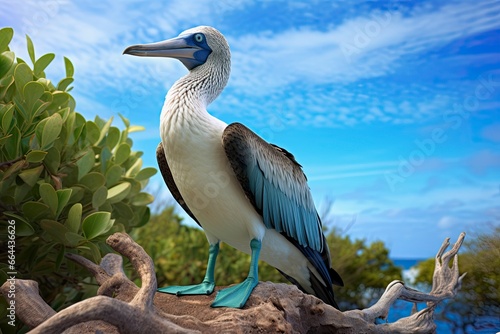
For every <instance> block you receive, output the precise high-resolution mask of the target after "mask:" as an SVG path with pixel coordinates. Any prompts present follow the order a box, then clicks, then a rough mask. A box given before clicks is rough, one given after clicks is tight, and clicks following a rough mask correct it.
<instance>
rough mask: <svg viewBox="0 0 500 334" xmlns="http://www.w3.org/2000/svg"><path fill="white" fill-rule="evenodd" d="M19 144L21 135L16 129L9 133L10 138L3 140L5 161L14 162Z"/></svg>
mask: <svg viewBox="0 0 500 334" xmlns="http://www.w3.org/2000/svg"><path fill="white" fill-rule="evenodd" d="M20 144H21V133H20V132H19V129H18V128H17V127H14V128H13V129H12V130H11V131H10V137H9V138H7V139H6V140H5V144H4V149H5V153H6V157H7V160H14V159H16V158H17V157H19V148H20V147H19V146H20Z"/></svg>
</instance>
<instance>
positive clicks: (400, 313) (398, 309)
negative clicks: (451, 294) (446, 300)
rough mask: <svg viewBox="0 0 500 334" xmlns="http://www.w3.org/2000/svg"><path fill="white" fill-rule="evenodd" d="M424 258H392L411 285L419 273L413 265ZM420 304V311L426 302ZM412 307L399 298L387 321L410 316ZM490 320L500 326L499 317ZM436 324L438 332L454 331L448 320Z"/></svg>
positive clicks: (491, 331) (495, 333)
mask: <svg viewBox="0 0 500 334" xmlns="http://www.w3.org/2000/svg"><path fill="white" fill-rule="evenodd" d="M423 260H426V259H392V261H393V262H394V264H395V265H397V266H399V267H402V268H403V272H402V276H403V281H404V282H405V283H408V284H409V285H410V286H411V283H412V282H413V279H414V278H415V276H416V275H417V273H418V272H417V270H416V269H415V268H412V267H413V266H415V265H416V264H417V263H419V262H420V261H423ZM423 292H428V291H423ZM418 306H419V307H418V310H419V311H420V310H422V309H423V308H424V307H425V305H424V304H419V305H418ZM412 307H413V304H412V303H409V302H406V301H403V300H397V301H396V302H395V303H394V305H393V306H392V307H391V310H390V311H389V316H388V318H387V321H388V322H389V323H391V322H395V321H396V320H398V319H401V318H404V317H408V316H410V314H411V309H412ZM439 312H441V310H440V309H439V307H438V309H437V310H436V314H437V313H439ZM489 322H490V323H495V324H498V325H499V326H500V321H499V320H498V319H490V321H489ZM436 326H437V330H436V332H437V334H448V333H453V330H452V327H451V326H450V325H449V324H447V323H446V322H443V321H438V320H436ZM494 327H496V326H494ZM456 333H460V334H462V333H463V332H462V331H460V332H456ZM467 333H474V334H476V333H477V334H498V333H500V330H496V329H487V330H481V331H476V332H472V331H468V332H467Z"/></svg>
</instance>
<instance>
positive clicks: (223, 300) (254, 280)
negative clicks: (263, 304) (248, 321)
mask: <svg viewBox="0 0 500 334" xmlns="http://www.w3.org/2000/svg"><path fill="white" fill-rule="evenodd" d="M261 246H262V243H261V242H260V241H259V240H257V239H252V241H250V248H251V249H252V258H251V260H250V271H249V273H248V277H247V278H246V279H245V280H244V281H243V282H241V283H239V284H236V285H234V286H231V287H229V288H226V289H223V290H221V291H219V292H218V293H217V296H216V297H215V300H214V302H213V303H212V305H211V306H212V307H234V308H242V307H243V306H245V303H246V302H247V300H248V297H250V294H251V293H252V291H253V289H254V288H255V287H256V286H257V284H259V267H258V262H259V253H260V248H261Z"/></svg>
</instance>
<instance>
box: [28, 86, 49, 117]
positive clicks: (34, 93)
mask: <svg viewBox="0 0 500 334" xmlns="http://www.w3.org/2000/svg"><path fill="white" fill-rule="evenodd" d="M44 92H45V88H44V87H43V85H42V84H41V83H39V82H37V81H31V82H28V83H27V84H26V85H25V86H24V89H23V94H24V99H25V100H26V104H27V109H28V110H27V111H29V112H30V116H29V118H33V117H34V114H35V113H34V111H35V110H33V109H34V106H35V103H36V102H38V99H40V97H42V95H43V93H44Z"/></svg>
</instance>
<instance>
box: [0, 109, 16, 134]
mask: <svg viewBox="0 0 500 334" xmlns="http://www.w3.org/2000/svg"><path fill="white" fill-rule="evenodd" d="M6 108H7V110H6V111H5V113H4V114H3V117H2V130H3V132H4V133H8V132H9V129H10V125H11V124H12V117H13V116H14V105H13V104H10V105H7V106H6Z"/></svg>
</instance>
